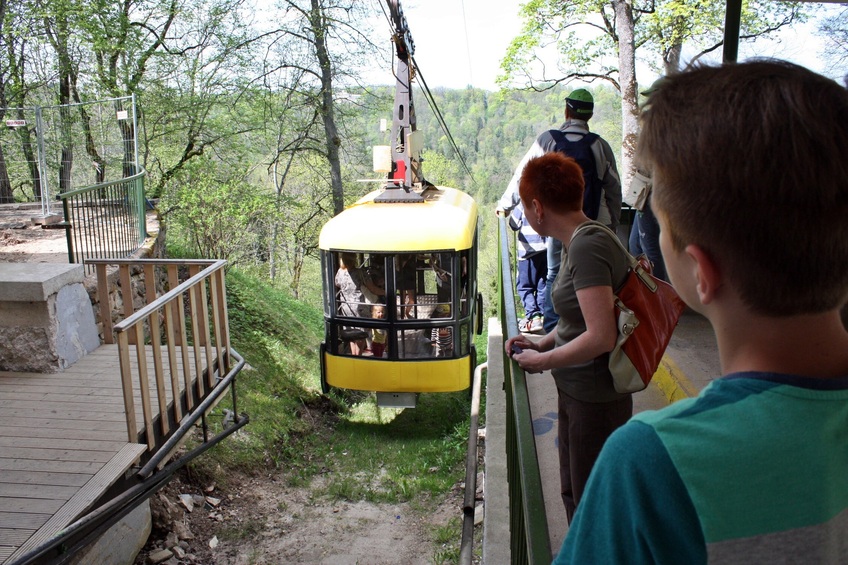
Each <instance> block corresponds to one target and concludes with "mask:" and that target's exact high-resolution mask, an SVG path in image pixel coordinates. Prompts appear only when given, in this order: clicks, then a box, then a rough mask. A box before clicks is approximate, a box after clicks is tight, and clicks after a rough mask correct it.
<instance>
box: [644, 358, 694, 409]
mask: <svg viewBox="0 0 848 565" xmlns="http://www.w3.org/2000/svg"><path fill="white" fill-rule="evenodd" d="M653 381H654V383H656V385H657V386H658V387H659V389H660V391H662V393H663V394H664V395H665V397H666V398H667V399H668V403H669V404H672V403H674V402H677V401H678V400H681V399H683V398H691V397H693V396H697V395H698V387H696V386H695V385H694V384H692V381H690V380H689V379H688V378H686V375H685V373H684V372H683V370H682V369H681V368H680V367H678V366H677V363H675V362H674V361H673V360H672V359H671V358H670V357H669V356H668V355H663V358H662V360H661V361H660V366H659V367H658V368H657V372H656V373H654V378H653Z"/></svg>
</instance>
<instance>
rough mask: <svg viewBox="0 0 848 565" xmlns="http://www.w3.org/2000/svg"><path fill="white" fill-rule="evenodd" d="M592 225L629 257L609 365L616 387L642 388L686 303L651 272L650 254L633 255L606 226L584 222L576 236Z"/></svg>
mask: <svg viewBox="0 0 848 565" xmlns="http://www.w3.org/2000/svg"><path fill="white" fill-rule="evenodd" d="M588 229H598V230H603V231H604V232H606V233H607V234H608V235H609V236H610V237H611V238H612V239H613V240H614V241H615V242H616V243H617V244H618V246H619V248H621V251H622V252H623V253H624V254H625V256H626V257H627V262H628V265H629V272H628V274H627V278H626V279H625V281H624V284H623V285H622V286H621V288H619V289H617V290H616V292H615V317H616V322H617V325H618V337H617V338H616V341H615V348H614V349H613V350H612V351H611V352H610V354H609V369H610V373H612V380H613V384H614V385H615V390H616V391H618V392H621V393H628V392H638V391H640V390H644V389H645V387H647V386H648V383H649V382H651V378H652V377H653V376H654V373H656V371H657V368H658V367H659V365H660V360H661V359H662V356H663V354H664V353H665V350H666V348H667V347H668V342H669V341H671V334H672V333H673V332H674V328H675V327H676V326H677V321H678V320H679V319H680V315H681V314H682V313H683V309H684V308H685V307H686V305H685V304H684V303H683V301H682V300H681V299H680V297H679V296H678V295H677V292H676V291H675V290H674V288H673V287H672V286H671V285H670V284H668V283H667V282H665V281H663V280H660V279H658V278H656V277H655V276H654V275H652V274H651V262H650V261H648V258H647V257H645V256H644V255H640V256H639V257H638V258H636V257H633V255H631V254H630V253H629V252H628V251H627V249H626V248H625V247H624V245H623V244H622V243H621V240H619V239H618V236H617V235H616V234H615V233H613V231H612V230H610V229H609V228H607V227H606V226H603V225H601V224H596V223H591V224H584V225H582V226H580V227H579V228H578V229H577V230H576V231H575V232H574V236H576V235H577V234H578V233H579V232H581V231H584V230H588ZM574 236H572V237H574Z"/></svg>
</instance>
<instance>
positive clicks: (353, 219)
mask: <svg viewBox="0 0 848 565" xmlns="http://www.w3.org/2000/svg"><path fill="white" fill-rule="evenodd" d="M381 192H382V190H375V191H374V192H371V193H369V194H367V195H366V196H364V197H362V198H361V199H359V200H358V201H357V202H356V203H355V204H353V205H352V206H350V207H348V208H347V209H345V211H344V212H342V213H341V214H339V215H337V216H335V217H334V218H332V219H330V221H328V222H327V223H326V224H324V228H323V229H322V230H321V236H320V238H319V240H318V245H319V247H320V248H321V249H325V250H339V251H342V250H344V251H373V252H406V251H435V250H443V249H453V250H462V249H470V248H471V246H472V244H473V243H474V235H475V233H476V228H477V203H476V202H474V199H473V198H471V197H470V196H468V195H467V194H465V193H464V192H462V191H460V190H457V189H455V188H448V187H442V186H440V187H437V189H435V190H434V189H428V190H426V191H424V192H423V193H422V196H424V198H425V200H424V202H419V203H393V202H374V201H373V200H374V197H375V196H377V195H378V194H380V193H381Z"/></svg>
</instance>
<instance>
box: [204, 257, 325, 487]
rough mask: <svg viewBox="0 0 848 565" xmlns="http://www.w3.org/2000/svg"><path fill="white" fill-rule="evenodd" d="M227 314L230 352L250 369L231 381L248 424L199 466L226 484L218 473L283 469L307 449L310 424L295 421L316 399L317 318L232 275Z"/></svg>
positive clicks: (218, 410) (262, 286)
mask: <svg viewBox="0 0 848 565" xmlns="http://www.w3.org/2000/svg"><path fill="white" fill-rule="evenodd" d="M227 307H228V310H229V321H230V334H231V341H232V346H233V348H234V349H235V350H236V351H238V352H239V353H240V354H241V355H242V356H243V357H244V358H245V360H246V361H247V364H248V366H247V367H246V368H245V369H244V370H242V372H241V373H240V374H239V375H238V377H237V380H236V390H237V393H238V406H237V408H238V411H239V412H240V413H246V414H248V415H249V416H250V423H249V424H248V425H247V426H246V427H244V428H243V429H242V430H240V431H239V432H237V433H236V434H235V435H233V436H231V439H228V440H227V441H224V442H222V443H221V444H219V445H218V446H217V447H215V448H214V449H213V451H212V453H211V456H210V457H208V458H207V457H204V458H201V459H199V460H198V461H197V463H196V467H199V468H200V469H201V470H202V471H201V472H205V473H209V474H214V475H218V476H217V477H216V478H217V479H218V480H225V479H224V477H223V476H221V471H220V469H227V468H233V467H234V468H237V469H242V470H244V471H247V472H254V471H256V470H257V469H259V468H262V467H265V466H270V467H283V466H288V465H289V464H290V462H291V461H290V460H291V459H292V458H293V457H295V458H296V457H297V456H299V455H300V454H301V453H302V451H303V450H304V449H308V447H309V445H310V440H311V438H312V436H311V434H310V431H311V426H310V422H309V421H308V420H307V421H304V419H303V418H301V415H302V414H304V413H305V412H307V411H308V410H309V406H313V405H315V404H316V402H318V400H317V399H318V398H319V395H320V387H319V382H318V355H317V345H316V344H317V343H319V342H320V341H321V338H322V336H323V317H322V315H321V313H320V311H318V310H316V309H315V308H312V307H310V306H308V305H306V304H304V303H302V302H300V301H297V300H294V299H293V298H291V297H290V295H289V294H288V293H287V292H281V291H279V290H275V289H274V288H272V287H270V286H269V285H267V284H266V283H264V282H262V281H261V280H258V279H256V278H253V277H250V276H247V275H245V274H244V273H242V272H241V271H239V270H238V269H230V271H229V272H228V273H227ZM225 409H228V410H229V409H232V406H231V405H230V400H229V399H227V400H225V401H224V402H222V403H221V404H220V405H219V407H218V408H216V410H215V412H216V414H217V415H218V416H219V417H220V415H221V414H222V412H223V410H225ZM212 421H213V425H214V426H219V425H220V421H219V419H218V418H215V417H213V418H212ZM213 431H215V430H213Z"/></svg>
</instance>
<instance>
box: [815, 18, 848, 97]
mask: <svg viewBox="0 0 848 565" xmlns="http://www.w3.org/2000/svg"><path fill="white" fill-rule="evenodd" d="M843 6H844V5H843ZM819 31H821V32H822V34H823V35H824V37H825V52H824V55H825V57H826V59H827V60H828V61H829V62H830V67H831V69H832V71H834V72H838V73H840V74H842V75H843V80H844V81H845V87H846V88H848V68H846V66H845V61H846V60H848V7H843V8H842V9H841V10H840V11H839V12H837V13H835V14H834V15H831V16H829V17H826V18H824V19H823V20H822V21H821V24H820V25H819Z"/></svg>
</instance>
